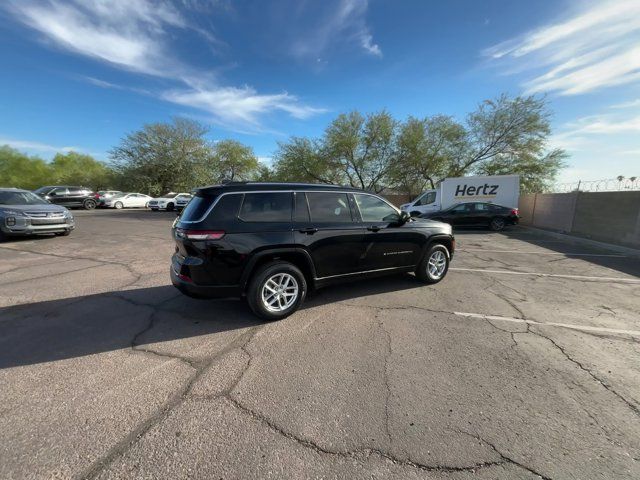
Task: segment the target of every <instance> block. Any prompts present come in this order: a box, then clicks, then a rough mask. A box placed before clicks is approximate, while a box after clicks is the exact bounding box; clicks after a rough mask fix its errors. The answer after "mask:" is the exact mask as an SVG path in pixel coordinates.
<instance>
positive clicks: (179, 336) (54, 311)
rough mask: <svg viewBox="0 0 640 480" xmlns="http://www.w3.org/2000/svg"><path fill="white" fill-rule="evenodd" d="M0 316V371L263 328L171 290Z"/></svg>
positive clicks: (393, 283) (368, 289)
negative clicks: (251, 328)
mask: <svg viewBox="0 0 640 480" xmlns="http://www.w3.org/2000/svg"><path fill="white" fill-rule="evenodd" d="M420 286H422V284H421V283H419V282H418V281H417V280H416V279H415V278H414V277H412V276H410V275H408V274H407V275H401V276H392V277H384V278H378V279H371V280H365V281H361V282H358V283H351V284H349V288H344V286H342V287H341V286H340V285H336V286H331V287H326V288H324V289H321V290H319V291H318V292H317V293H315V294H314V295H312V296H311V297H310V298H309V299H308V301H307V302H305V304H304V306H303V308H313V307H317V306H319V305H323V304H325V303H329V302H336V301H341V300H346V299H350V298H356V297H362V296H367V295H376V294H381V293H386V292H391V291H397V290H402V289H409V288H419V287H420ZM294 315H295V314H294ZM290 318H293V319H294V318H295V317H290ZM0 319H1V320H0V369H4V368H11V367H19V366H25V365H33V364H36V363H46V362H53V361H58V360H65V359H73V358H77V357H83V356H87V355H93V354H98V353H103V352H110V351H115V350H121V349H128V348H131V347H132V346H134V345H135V346H138V347H141V346H142V347H144V345H150V344H154V345H158V344H161V343H163V342H172V341H189V340H190V339H195V338H196V337H201V336H206V335H218V334H222V333H223V332H228V331H232V330H238V329H244V328H250V327H254V326H256V325H261V324H262V323H263V322H262V321H261V320H260V319H258V318H256V317H255V316H254V315H253V314H252V313H251V311H250V310H249V308H248V307H247V305H246V303H245V302H244V301H241V300H196V299H192V298H189V297H187V296H184V295H182V294H180V293H179V292H178V291H177V290H176V289H175V288H174V287H173V286H160V287H152V288H141V289H136V290H125V291H116V292H108V293H101V294H95V295H86V296H82V297H76V298H68V299H62V300H52V301H44V302H35V303H29V304H24V305H16V306H10V307H4V308H0ZM156 348H157V347H156ZM179 348H182V349H185V348H186V349H189V348H195V346H193V345H192V346H191V347H190V346H189V345H186V346H185V345H183V346H181V347H179Z"/></svg>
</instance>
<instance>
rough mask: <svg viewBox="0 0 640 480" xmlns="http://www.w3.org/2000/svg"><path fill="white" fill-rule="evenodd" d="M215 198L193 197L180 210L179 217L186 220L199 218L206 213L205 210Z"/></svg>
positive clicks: (192, 220)
mask: <svg viewBox="0 0 640 480" xmlns="http://www.w3.org/2000/svg"><path fill="white" fill-rule="evenodd" d="M223 198H224V197H223ZM215 199H216V197H214V196H211V197H210V196H197V197H193V199H192V200H191V201H190V202H189V203H188V204H187V206H186V207H185V209H184V210H183V211H182V215H180V219H181V220H185V221H187V222H194V221H197V220H200V219H201V218H202V217H204V215H205V214H206V213H207V210H208V209H209V207H210V206H211V204H212V203H213V202H214V201H215Z"/></svg>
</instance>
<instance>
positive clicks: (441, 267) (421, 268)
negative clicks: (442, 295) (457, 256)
mask: <svg viewBox="0 0 640 480" xmlns="http://www.w3.org/2000/svg"><path fill="white" fill-rule="evenodd" d="M448 270H449V250H447V247H445V246H444V245H442V244H439V243H436V244H435V245H432V246H431V247H430V248H429V250H428V251H427V254H426V255H425V256H424V258H423V259H422V261H421V262H420V263H419V264H418V267H417V268H416V277H417V278H418V279H420V280H421V281H423V282H424V283H438V282H439V281H440V280H442V279H443V278H444V277H445V275H446V274H447V271H448Z"/></svg>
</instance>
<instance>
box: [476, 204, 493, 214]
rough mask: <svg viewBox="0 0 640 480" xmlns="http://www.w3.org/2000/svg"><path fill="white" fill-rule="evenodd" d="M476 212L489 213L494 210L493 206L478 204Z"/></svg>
mask: <svg viewBox="0 0 640 480" xmlns="http://www.w3.org/2000/svg"><path fill="white" fill-rule="evenodd" d="M475 206H476V212H488V211H490V210H493V209H492V208H491V205H489V204H488V203H476V204H475Z"/></svg>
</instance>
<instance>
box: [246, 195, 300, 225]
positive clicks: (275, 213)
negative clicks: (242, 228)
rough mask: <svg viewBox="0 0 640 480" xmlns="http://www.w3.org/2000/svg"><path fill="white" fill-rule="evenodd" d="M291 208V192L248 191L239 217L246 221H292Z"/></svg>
mask: <svg viewBox="0 0 640 480" xmlns="http://www.w3.org/2000/svg"><path fill="white" fill-rule="evenodd" d="M291 210H292V198H291V193H289V192H282V193H281V192H277V193H246V194H245V195H244V201H243V202H242V208H241V209H240V215H239V217H240V219H241V220H243V221H245V222H290V221H291V213H292V212H291Z"/></svg>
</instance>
